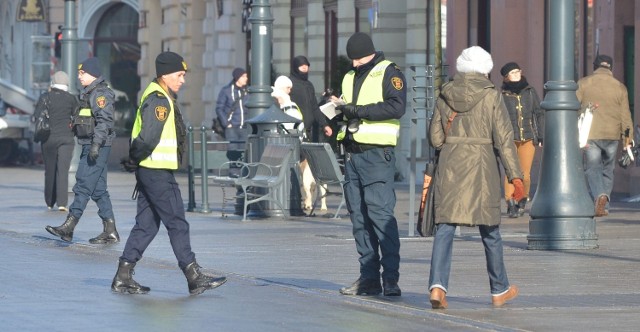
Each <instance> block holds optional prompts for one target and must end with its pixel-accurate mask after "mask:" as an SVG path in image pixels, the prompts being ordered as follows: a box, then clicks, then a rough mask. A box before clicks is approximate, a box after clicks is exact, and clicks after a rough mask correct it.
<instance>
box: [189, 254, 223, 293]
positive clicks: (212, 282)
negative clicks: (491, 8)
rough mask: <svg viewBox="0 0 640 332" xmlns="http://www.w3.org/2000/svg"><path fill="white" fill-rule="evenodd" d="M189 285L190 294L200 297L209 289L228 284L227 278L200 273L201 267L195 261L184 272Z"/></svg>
mask: <svg viewBox="0 0 640 332" xmlns="http://www.w3.org/2000/svg"><path fill="white" fill-rule="evenodd" d="M183 272H184V276H185V277H187V282H188V283H189V294H191V295H198V294H201V293H202V292H204V291H206V290H207V289H214V288H216V287H218V286H221V285H222V284H224V283H225V282H227V278H225V277H216V276H212V275H208V274H205V273H202V272H200V265H198V263H196V261H193V262H192V263H191V264H189V265H187V267H185V268H184V270H183Z"/></svg>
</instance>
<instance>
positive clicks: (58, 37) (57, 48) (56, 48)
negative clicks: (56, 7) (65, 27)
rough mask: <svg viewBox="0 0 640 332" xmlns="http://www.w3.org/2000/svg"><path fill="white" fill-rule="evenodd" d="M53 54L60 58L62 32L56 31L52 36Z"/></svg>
mask: <svg viewBox="0 0 640 332" xmlns="http://www.w3.org/2000/svg"><path fill="white" fill-rule="evenodd" d="M54 40H55V44H54V48H53V50H54V54H55V57H56V58H62V32H56V34H55V36H54Z"/></svg>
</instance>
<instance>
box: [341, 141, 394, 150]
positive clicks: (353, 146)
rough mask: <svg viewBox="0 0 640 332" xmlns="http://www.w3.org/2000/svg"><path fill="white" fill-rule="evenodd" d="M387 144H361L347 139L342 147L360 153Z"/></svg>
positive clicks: (383, 146)
mask: <svg viewBox="0 0 640 332" xmlns="http://www.w3.org/2000/svg"><path fill="white" fill-rule="evenodd" d="M386 147H389V146H385V145H373V144H362V143H357V142H354V141H348V142H346V143H345V146H344V149H345V151H347V152H350V153H362V152H365V151H368V150H371V149H375V148H386Z"/></svg>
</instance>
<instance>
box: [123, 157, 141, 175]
mask: <svg viewBox="0 0 640 332" xmlns="http://www.w3.org/2000/svg"><path fill="white" fill-rule="evenodd" d="M120 165H122V167H123V168H124V170H125V171H127V172H129V173H133V172H135V171H136V170H137V169H138V163H136V162H135V161H133V160H131V159H129V158H128V157H122V159H120Z"/></svg>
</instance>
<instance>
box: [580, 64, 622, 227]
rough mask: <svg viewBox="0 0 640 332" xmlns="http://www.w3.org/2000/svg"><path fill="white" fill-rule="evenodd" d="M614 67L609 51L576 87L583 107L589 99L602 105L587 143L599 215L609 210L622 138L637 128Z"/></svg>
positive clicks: (587, 167)
mask: <svg viewBox="0 0 640 332" xmlns="http://www.w3.org/2000/svg"><path fill="white" fill-rule="evenodd" d="M612 69H613V59H611V57H610V56H608V55H604V54H600V55H598V56H597V57H596V59H595V61H594V62H593V73H592V74H591V75H589V76H586V77H583V78H581V79H580V80H578V90H577V91H576V96H577V97H578V100H579V101H580V109H581V110H584V109H585V108H586V107H587V105H588V104H589V103H593V104H594V105H596V104H597V105H598V108H597V109H596V110H595V111H594V112H593V122H592V124H591V130H590V131H589V138H588V139H587V146H586V147H584V172H585V175H586V177H587V183H588V184H589V190H590V192H591V197H592V198H593V200H594V203H595V211H594V214H595V216H596V217H603V216H606V215H608V214H609V201H611V191H612V190H613V169H614V168H615V161H616V154H617V152H618V142H619V141H620V140H621V139H623V138H624V137H625V131H627V130H629V137H633V129H634V128H633V127H634V126H633V122H632V121H631V111H630V110H629V97H628V94H627V88H626V87H625V86H624V84H622V83H621V82H620V81H618V80H617V79H615V78H614V77H613V73H612V71H611V70H612ZM629 148H631V144H629V143H627V142H624V143H623V149H624V150H626V149H629Z"/></svg>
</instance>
